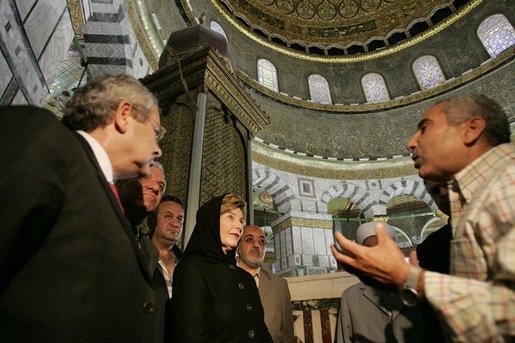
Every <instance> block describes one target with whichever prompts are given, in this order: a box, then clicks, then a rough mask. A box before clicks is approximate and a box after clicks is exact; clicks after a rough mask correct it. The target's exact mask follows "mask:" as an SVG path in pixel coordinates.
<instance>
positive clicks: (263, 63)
mask: <svg viewBox="0 0 515 343" xmlns="http://www.w3.org/2000/svg"><path fill="white" fill-rule="evenodd" d="M257 69H258V82H259V83H261V84H262V85H263V86H265V87H267V88H270V89H271V90H274V91H276V92H278V91H279V84H278V82H277V69H275V66H274V65H273V64H272V62H270V61H268V60H265V59H259V60H258V61H257Z"/></svg>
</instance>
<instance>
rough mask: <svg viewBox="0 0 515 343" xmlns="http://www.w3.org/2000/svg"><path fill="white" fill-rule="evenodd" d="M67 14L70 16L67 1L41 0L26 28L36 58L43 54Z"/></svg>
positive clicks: (29, 17)
mask: <svg viewBox="0 0 515 343" xmlns="http://www.w3.org/2000/svg"><path fill="white" fill-rule="evenodd" d="M65 13H66V14H68V11H67V5H66V0H39V1H38V3H37V4H36V6H35V7H34V9H33V10H32V12H31V13H30V15H29V16H28V18H27V20H26V21H25V23H24V27H25V32H26V33H27V37H28V39H29V41H30V44H31V46H32V50H33V51H34V55H35V56H36V58H38V59H39V57H40V56H41V54H42V53H43V50H44V49H45V45H46V44H47V42H48V41H49V40H50V38H51V36H52V33H53V32H54V30H55V28H56V26H57V25H58V23H59V21H60V19H61V18H62V17H63V16H64V14H65ZM68 20H69V19H68ZM66 48H68V46H66Z"/></svg>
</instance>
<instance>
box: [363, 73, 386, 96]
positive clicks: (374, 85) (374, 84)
mask: <svg viewBox="0 0 515 343" xmlns="http://www.w3.org/2000/svg"><path fill="white" fill-rule="evenodd" d="M361 86H362V87H363V91H364V92H365V98H366V99H367V102H369V103H374V102H383V101H388V100H390V95H389V94H388V89H386V84H385V83H384V79H383V77H382V76H381V75H379V74H376V73H370V74H367V75H365V76H363V78H362V79H361Z"/></svg>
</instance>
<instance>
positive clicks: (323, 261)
mask: <svg viewBox="0 0 515 343" xmlns="http://www.w3.org/2000/svg"><path fill="white" fill-rule="evenodd" d="M318 265H319V266H320V267H329V266H330V264H329V256H318Z"/></svg>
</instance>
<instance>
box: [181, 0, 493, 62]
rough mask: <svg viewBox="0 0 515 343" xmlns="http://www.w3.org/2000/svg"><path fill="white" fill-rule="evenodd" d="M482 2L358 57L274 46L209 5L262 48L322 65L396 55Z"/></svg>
mask: <svg viewBox="0 0 515 343" xmlns="http://www.w3.org/2000/svg"><path fill="white" fill-rule="evenodd" d="M482 1H484V0H472V1H470V2H469V3H468V4H467V5H465V6H464V7H463V8H462V9H460V10H459V11H456V13H455V14H453V15H452V16H450V17H448V18H447V19H445V20H443V21H441V22H440V23H438V24H436V25H434V26H432V27H431V28H429V29H428V30H426V31H424V32H422V33H420V34H418V35H416V36H415V37H412V38H410V39H408V40H406V41H404V42H401V43H398V44H395V45H394V46H391V47H386V48H384V49H381V50H376V51H373V52H368V53H366V54H358V55H350V56H320V55H312V54H308V53H305V52H300V51H296V50H292V49H289V48H286V47H284V46H282V45H279V44H275V43H273V42H271V41H269V40H268V39H266V38H263V37H261V36H258V35H257V34H255V33H253V32H251V31H250V30H249V29H248V27H246V26H245V25H243V24H241V23H240V22H239V21H238V20H236V19H235V18H233V17H232V15H231V14H230V13H228V12H227V10H226V9H225V8H224V7H223V6H222V5H221V3H220V0H211V4H212V5H213V7H214V8H215V9H216V10H217V11H218V12H220V14H222V15H223V16H224V17H225V19H226V20H227V21H228V22H229V23H230V24H231V25H233V26H234V27H235V28H236V29H237V30H238V31H240V32H241V33H242V34H243V35H245V36H246V37H248V38H250V39H252V40H254V41H255V42H257V43H259V44H261V45H262V46H264V47H267V48H269V49H272V50H275V51H277V52H280V53H282V54H284V55H286V56H290V57H294V58H298V59H302V60H307V61H313V62H323V63H354V62H359V61H368V60H372V59H375V58H379V57H384V56H388V55H391V54H394V53H397V52H399V51H402V50H404V49H407V48H410V47H412V46H414V45H416V44H418V43H420V42H422V41H424V40H426V39H427V38H429V37H432V36H434V35H436V34H438V33H439V32H441V31H443V30H445V29H446V28H447V27H449V26H451V25H452V24H454V23H455V22H457V21H458V20H460V19H462V18H463V17H465V16H466V15H467V14H468V13H470V11H472V10H473V9H474V8H476V7H477V6H478V5H479V4H481V2H482ZM181 2H182V3H183V4H184V5H185V3H186V0H181ZM186 6H187V5H186Z"/></svg>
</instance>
